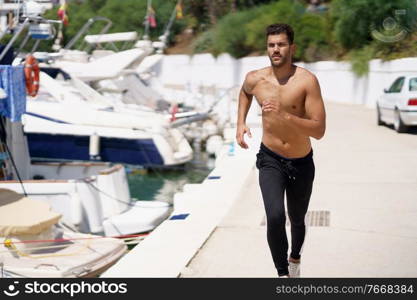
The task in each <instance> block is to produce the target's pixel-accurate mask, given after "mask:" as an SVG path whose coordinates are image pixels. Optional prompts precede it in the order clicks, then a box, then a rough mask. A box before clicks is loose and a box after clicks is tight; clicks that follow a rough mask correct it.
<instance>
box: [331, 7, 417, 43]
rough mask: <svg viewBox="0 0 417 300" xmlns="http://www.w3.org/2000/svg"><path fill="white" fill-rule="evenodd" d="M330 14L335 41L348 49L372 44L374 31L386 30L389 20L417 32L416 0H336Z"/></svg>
mask: <svg viewBox="0 0 417 300" xmlns="http://www.w3.org/2000/svg"><path fill="white" fill-rule="evenodd" d="M330 11H331V16H332V22H333V26H334V35H335V40H336V41H338V42H339V43H341V45H342V46H343V47H344V48H346V49H357V48H361V47H363V46H364V45H366V44H369V43H370V42H372V41H373V40H374V38H373V37H372V31H373V30H377V31H380V32H381V31H383V30H384V24H385V27H387V26H388V25H387V23H384V21H385V22H387V20H388V21H389V20H392V21H394V23H395V24H396V25H397V26H398V28H405V29H407V30H410V31H411V30H414V29H415V24H414V22H415V20H416V16H417V14H416V1H415V0H396V1H386V0H334V1H333V2H332V5H331V10H330ZM390 18H391V19H390ZM391 23H392V22H391ZM394 23H392V24H394Z"/></svg>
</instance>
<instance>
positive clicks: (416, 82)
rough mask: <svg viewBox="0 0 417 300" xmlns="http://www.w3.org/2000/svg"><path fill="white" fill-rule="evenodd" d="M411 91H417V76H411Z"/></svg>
mask: <svg viewBox="0 0 417 300" xmlns="http://www.w3.org/2000/svg"><path fill="white" fill-rule="evenodd" d="M410 92H417V77H414V78H410Z"/></svg>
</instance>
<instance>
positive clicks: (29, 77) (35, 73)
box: [25, 55, 40, 97]
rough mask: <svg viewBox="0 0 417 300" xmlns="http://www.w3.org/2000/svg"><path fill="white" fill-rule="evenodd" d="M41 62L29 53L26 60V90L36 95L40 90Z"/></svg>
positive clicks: (32, 95) (31, 94) (33, 95)
mask: <svg viewBox="0 0 417 300" xmlns="http://www.w3.org/2000/svg"><path fill="white" fill-rule="evenodd" d="M39 71H40V70H39V64H38V61H37V60H36V58H35V57H34V56H33V55H28V56H27V57H26V60H25V80H26V92H27V94H28V95H29V96H31V97H35V96H36V95H37V94H38V90H39Z"/></svg>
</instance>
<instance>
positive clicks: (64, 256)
mask: <svg viewBox="0 0 417 300" xmlns="http://www.w3.org/2000/svg"><path fill="white" fill-rule="evenodd" d="M60 218H61V215H60V214H58V213H55V212H53V211H51V210H50V207H49V205H48V204H47V203H45V202H42V201H37V200H33V199H30V198H27V197H24V196H22V195H20V194H17V193H15V192H13V191H10V190H7V189H0V257H1V258H2V259H1V262H0V263H1V265H0V277H95V276H97V275H99V274H101V273H102V272H103V271H105V270H106V269H107V268H109V267H110V266H111V265H113V264H114V263H115V262H116V261H117V260H118V259H119V258H120V257H121V256H122V255H123V254H125V253H126V251H127V247H126V245H125V244H124V242H123V240H119V239H115V238H107V237H101V236H94V235H90V234H81V233H74V232H68V231H65V230H63V229H62V228H61V227H60V226H59V224H58V222H59V219H60Z"/></svg>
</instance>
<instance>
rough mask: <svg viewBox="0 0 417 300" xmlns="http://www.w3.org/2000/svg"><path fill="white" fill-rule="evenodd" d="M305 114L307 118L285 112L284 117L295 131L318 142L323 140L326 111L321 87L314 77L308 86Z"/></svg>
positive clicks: (309, 80)
mask: <svg viewBox="0 0 417 300" xmlns="http://www.w3.org/2000/svg"><path fill="white" fill-rule="evenodd" d="M309 77H310V76H309ZM305 112H306V113H305V117H306V118H300V117H298V116H296V115H294V114H291V113H287V112H283V117H284V119H285V120H286V121H287V122H288V123H289V124H290V125H291V126H292V127H294V128H295V130H297V131H299V132H301V133H303V134H305V135H307V136H311V137H314V138H315V139H317V140H319V139H321V138H322V137H323V136H324V132H325V131H326V111H325V109H324V103H323V98H322V96H321V91H320V85H319V82H318V80H317V78H316V76H314V75H312V76H311V77H310V78H309V79H308V82H307V86H306V98H305Z"/></svg>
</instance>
